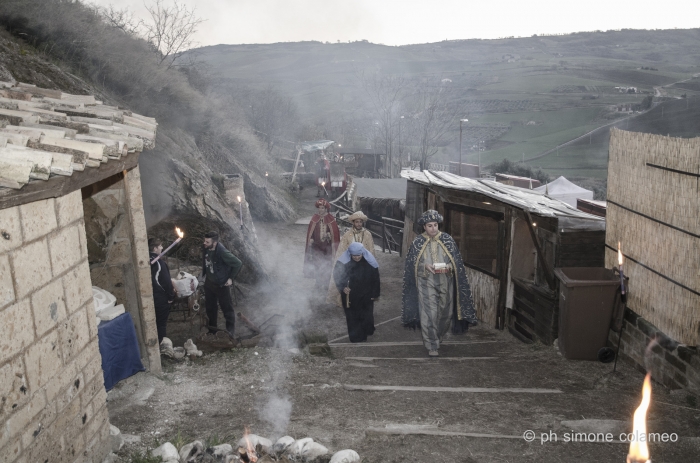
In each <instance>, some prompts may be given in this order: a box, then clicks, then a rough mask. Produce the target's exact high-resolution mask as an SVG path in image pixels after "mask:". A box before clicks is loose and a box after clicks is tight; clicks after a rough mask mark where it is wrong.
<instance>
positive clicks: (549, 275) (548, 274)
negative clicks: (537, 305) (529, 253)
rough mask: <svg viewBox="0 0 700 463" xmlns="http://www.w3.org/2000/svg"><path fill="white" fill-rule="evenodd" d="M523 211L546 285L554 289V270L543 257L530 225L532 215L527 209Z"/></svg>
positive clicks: (533, 228) (532, 226) (535, 234)
mask: <svg viewBox="0 0 700 463" xmlns="http://www.w3.org/2000/svg"><path fill="white" fill-rule="evenodd" d="M524 212H525V222H527V228H528V229H529V230H530V236H531V237H532V242H533V243H534V244H535V248H536V249H537V259H538V260H539V261H540V264H542V268H544V277H545V279H546V280H547V285H548V286H549V287H550V289H552V290H554V289H555V288H556V287H557V286H556V281H555V279H554V271H553V270H552V268H551V267H550V266H549V262H547V259H545V257H544V250H543V249H542V246H541V245H540V240H539V239H538V238H537V232H536V231H535V227H534V225H532V224H533V223H534V222H533V220H532V216H531V215H530V212H529V211H524Z"/></svg>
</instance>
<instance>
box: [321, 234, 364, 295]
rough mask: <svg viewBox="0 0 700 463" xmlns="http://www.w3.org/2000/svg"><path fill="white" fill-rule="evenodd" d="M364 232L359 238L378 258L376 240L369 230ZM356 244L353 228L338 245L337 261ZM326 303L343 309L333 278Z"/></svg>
mask: <svg viewBox="0 0 700 463" xmlns="http://www.w3.org/2000/svg"><path fill="white" fill-rule="evenodd" d="M362 231H363V232H364V233H362V232H361V233H358V237H361V239H362V241H360V242H361V243H362V245H363V246H364V247H365V249H367V250H368V251H369V252H370V253H371V254H372V255H373V256H375V257H376V255H375V251H374V239H373V238H372V233H370V231H369V230H367V229H366V228H363V229H362ZM354 242H355V235H353V229H352V228H351V229H350V230H348V231H347V232H345V234H344V235H343V237H342V238H341V239H340V243H339V244H338V250H337V252H336V253H335V260H338V258H339V257H340V255H341V254H342V253H344V252H345V251H347V250H348V248H349V247H350V245H351V244H352V243H354ZM326 302H328V303H330V304H335V305H337V306H338V307H342V306H343V304H342V302H341V300H340V293H339V292H338V288H336V287H335V283H333V279H332V278H331V282H330V284H329V285H328V295H327V296H326Z"/></svg>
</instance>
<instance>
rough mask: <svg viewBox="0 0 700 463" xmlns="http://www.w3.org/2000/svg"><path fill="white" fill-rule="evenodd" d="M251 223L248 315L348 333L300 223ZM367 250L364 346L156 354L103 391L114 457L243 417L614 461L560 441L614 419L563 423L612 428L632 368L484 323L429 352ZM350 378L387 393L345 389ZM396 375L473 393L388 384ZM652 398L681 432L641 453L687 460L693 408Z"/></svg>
mask: <svg viewBox="0 0 700 463" xmlns="http://www.w3.org/2000/svg"><path fill="white" fill-rule="evenodd" d="M308 195H310V193H309V192H307V193H305V196H308ZM306 203H310V206H309V205H308V204H306ZM304 205H305V207H304V210H302V211H301V213H300V215H302V216H310V215H311V213H312V212H313V207H312V206H313V198H312V197H310V196H308V197H305V198H304ZM258 230H259V239H260V240H261V242H263V243H266V244H265V246H263V249H265V250H266V256H265V259H266V260H265V262H266V264H265V265H268V266H270V267H269V268H270V270H271V275H272V278H271V280H272V283H270V284H269V285H267V286H262V287H261V288H260V290H261V291H259V292H251V293H250V294H249V296H248V299H246V300H245V304H244V305H243V306H242V307H241V309H242V310H245V311H246V313H248V314H249V315H250V316H251V318H254V319H255V320H261V319H265V318H266V317H268V316H269V315H270V314H271V313H282V314H283V315H285V320H286V322H285V323H283V324H281V328H280V329H282V330H286V329H287V327H289V328H290V330H289V332H290V333H291V332H294V333H298V332H304V333H307V334H309V333H323V334H326V335H327V336H328V338H329V339H334V338H338V337H341V336H344V335H346V334H347V332H346V327H345V320H344V316H343V314H342V311H341V310H340V309H339V308H336V307H334V306H330V305H328V304H325V303H324V302H322V299H323V298H322V297H321V295H320V294H314V293H313V288H312V284H311V282H310V281H307V280H305V279H303V278H302V277H301V262H302V256H303V243H304V235H305V232H306V227H305V226H303V225H283V224H267V225H260V224H258ZM378 261H379V264H380V271H381V277H382V296H381V298H380V300H379V302H378V303H377V304H376V306H375V319H376V321H377V323H378V326H377V331H376V333H375V335H374V336H372V337H371V338H370V341H369V342H368V343H366V344H363V345H351V346H348V345H345V344H346V343H347V340H346V339H340V340H338V341H337V342H336V343H333V344H334V345H333V347H332V355H331V356H330V357H315V356H310V355H308V353H306V352H305V351H304V350H301V351H299V352H296V351H293V350H292V351H290V350H288V349H287V348H283V347H277V348H257V349H233V350H231V351H228V352H220V353H215V354H210V355H206V356H205V357H203V358H202V359H199V360H197V361H195V362H190V361H187V362H184V363H178V364H168V365H167V366H166V372H165V373H164V374H163V375H162V377H160V378H156V377H153V376H148V375H137V377H136V378H135V379H133V380H131V381H128V382H126V384H120V386H119V387H117V388H115V390H113V391H112V392H110V393H109V399H110V402H109V408H110V418H111V420H112V422H113V423H114V424H115V425H117V426H118V427H119V428H120V429H121V430H122V432H124V433H129V434H136V435H139V436H141V437H142V441H141V443H140V444H134V445H131V446H127V447H126V448H125V449H124V450H123V451H122V452H121V454H122V455H124V456H126V455H128V454H129V452H132V451H142V450H143V449H145V447H147V446H151V447H153V446H155V445H156V444H157V443H162V442H165V441H166V440H170V441H178V440H179V441H181V443H185V442H184V441H188V442H189V441H190V440H192V439H194V438H198V439H205V440H208V441H209V442H210V443H218V442H230V443H234V444H235V441H236V440H237V438H239V437H240V436H241V433H242V431H243V427H244V425H250V426H251V428H252V430H253V432H256V433H258V434H260V435H264V436H270V437H274V436H279V435H283V434H289V435H291V436H293V437H295V438H302V437H307V436H310V437H313V438H314V439H315V440H316V441H318V442H320V443H322V444H323V445H325V446H327V447H328V448H329V449H331V450H332V451H337V450H341V449H345V448H352V449H355V450H356V451H357V452H358V453H359V454H360V455H361V456H362V457H363V461H365V462H397V463H398V462H409V461H410V462H413V461H415V462H437V461H439V462H516V461H517V462H544V463H548V462H563V461H567V462H568V461H579V462H624V461H625V455H626V453H627V445H624V444H620V443H564V442H562V441H563V440H564V439H565V435H564V434H565V433H566V432H571V431H572V427H573V426H581V425H582V424H586V423H587V424H588V425H589V427H592V431H594V432H598V430H599V428H600V432H606V430H605V429H603V425H605V426H608V427H610V429H611V430H613V432H615V439H617V437H618V434H619V432H620V431H619V430H617V429H614V428H615V426H616V423H614V422H606V423H595V422H594V423H593V424H591V422H584V423H580V422H579V423H578V425H576V423H574V424H572V423H562V422H566V421H576V420H584V419H585V420H592V419H597V420H618V421H622V423H617V427H618V428H620V429H621V430H624V431H627V427H628V424H627V422H628V421H629V420H630V418H631V416H632V413H633V411H634V409H635V408H636V406H637V405H638V401H639V398H640V397H639V396H640V391H641V382H642V379H643V378H642V375H641V374H640V373H638V372H637V371H636V370H633V369H632V368H630V367H629V366H627V365H626V364H624V363H623V364H619V365H618V372H617V373H616V374H614V375H613V374H610V371H611V366H610V365H604V364H601V363H597V362H572V361H567V360H565V359H563V358H562V357H561V356H560V355H558V353H557V351H556V350H555V349H554V348H552V347H550V346H543V345H539V344H536V345H525V344H522V343H520V342H519V341H517V340H515V339H514V338H513V337H512V336H510V335H509V334H508V333H507V332H501V331H497V330H494V329H491V328H490V327H487V326H478V327H476V328H474V329H472V330H470V331H469V333H467V334H466V335H464V336H458V337H450V338H448V339H447V340H448V341H454V343H452V344H446V345H445V346H443V348H442V349H441V357H440V359H438V360H428V359H427V357H426V352H425V349H424V348H423V347H422V346H421V345H419V342H420V334H419V333H418V332H413V331H406V330H404V329H403V328H402V327H401V325H400V322H399V320H396V319H395V318H396V317H397V316H398V315H399V313H400V298H401V281H402V273H403V270H402V268H403V260H402V259H401V258H400V257H399V256H397V255H389V254H382V253H379V255H378ZM385 321H386V323H383V324H380V323H382V322H385ZM387 342H393V343H403V344H404V345H386V344H385V343H387ZM406 343H409V344H408V345H405V344H406ZM410 343H414V344H413V345H411V344H410ZM348 385H361V386H384V387H385V389H388V390H383V391H363V390H349V389H351V388H349V387H348ZM395 386H401V387H404V388H406V387H408V388H414V387H440V388H480V390H481V392H459V391H455V390H454V389H443V390H442V391H441V392H426V391H414V390H392V389H397V388H394V387H395ZM488 388H497V389H498V390H489V389H488ZM514 388H515V389H528V388H531V389H532V388H536V389H547V390H556V391H560V392H553V391H548V392H546V393H542V392H540V393H533V391H522V390H520V391H512V389H514ZM504 389H508V390H504ZM469 390H472V389H469ZM652 402H653V403H652V406H651V409H650V412H649V417H650V420H651V421H650V424H649V428H650V429H649V431H650V432H661V433H663V432H667V433H669V434H670V433H677V434H678V435H679V436H680V440H679V441H678V442H676V443H666V444H653V445H652V446H651V452H652V457H653V461H654V462H655V463H656V462H674V463H678V462H695V461H697V457H696V455H697V453H698V451H700V443H699V441H698V439H697V438H695V436H697V435H698V431H697V430H698V429H700V411H698V410H697V409H695V410H693V408H697V407H692V406H691V405H690V404H689V399H687V394H686V393H677V394H671V393H669V392H668V391H665V390H664V389H662V388H661V387H660V386H656V387H655V389H654V396H653V400H652ZM661 402H664V403H665V404H662V403H661ZM682 407H685V408H682ZM526 430H532V431H534V432H535V436H536V439H535V442H533V443H528V442H525V441H524V440H523V439H522V438H521V437H520V436H522V435H523V433H524V432H525V431H526ZM577 430H578V428H577ZM398 432H404V433H409V434H408V435H396V434H397V433H398ZM440 433H442V434H445V433H453V435H452V436H441V435H436V434H440ZM541 433H547V436H550V435H553V434H550V433H556V434H557V435H558V439H559V441H558V442H556V443H544V444H541V443H540V435H541ZM178 434H179V436H180V437H179V438H178ZM414 434H422V435H414ZM474 434H481V435H488V436H486V437H475V436H474ZM124 461H129V460H128V459H126V458H125V460H124Z"/></svg>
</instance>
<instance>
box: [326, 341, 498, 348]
mask: <svg viewBox="0 0 700 463" xmlns="http://www.w3.org/2000/svg"><path fill="white" fill-rule="evenodd" d="M492 342H499V341H443V342H441V343H440V345H441V346H465V345H469V344H487V343H492ZM328 345H329V346H331V347H396V346H422V345H423V342H422V341H403V342H342V343H340V342H339V343H333V344H331V343H328Z"/></svg>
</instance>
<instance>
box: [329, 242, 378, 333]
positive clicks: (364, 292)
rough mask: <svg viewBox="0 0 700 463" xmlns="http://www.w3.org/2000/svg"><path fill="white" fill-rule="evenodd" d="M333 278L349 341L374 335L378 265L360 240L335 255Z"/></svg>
mask: <svg viewBox="0 0 700 463" xmlns="http://www.w3.org/2000/svg"><path fill="white" fill-rule="evenodd" d="M333 281H334V282H335V285H336V288H338V292H339V293H340V294H341V300H342V304H343V309H344V310H345V320H346V321H347V324H348V336H349V338H350V342H365V341H367V336H372V335H373V334H374V301H376V300H377V299H379V264H377V261H376V259H375V258H374V256H373V255H372V254H370V252H369V251H367V249H365V248H364V246H362V244H360V243H357V242H355V243H352V244H351V245H350V246H349V247H348V250H347V251H345V252H344V253H343V254H341V256H340V257H339V258H338V261H337V262H336V264H335V268H334V269H333Z"/></svg>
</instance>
